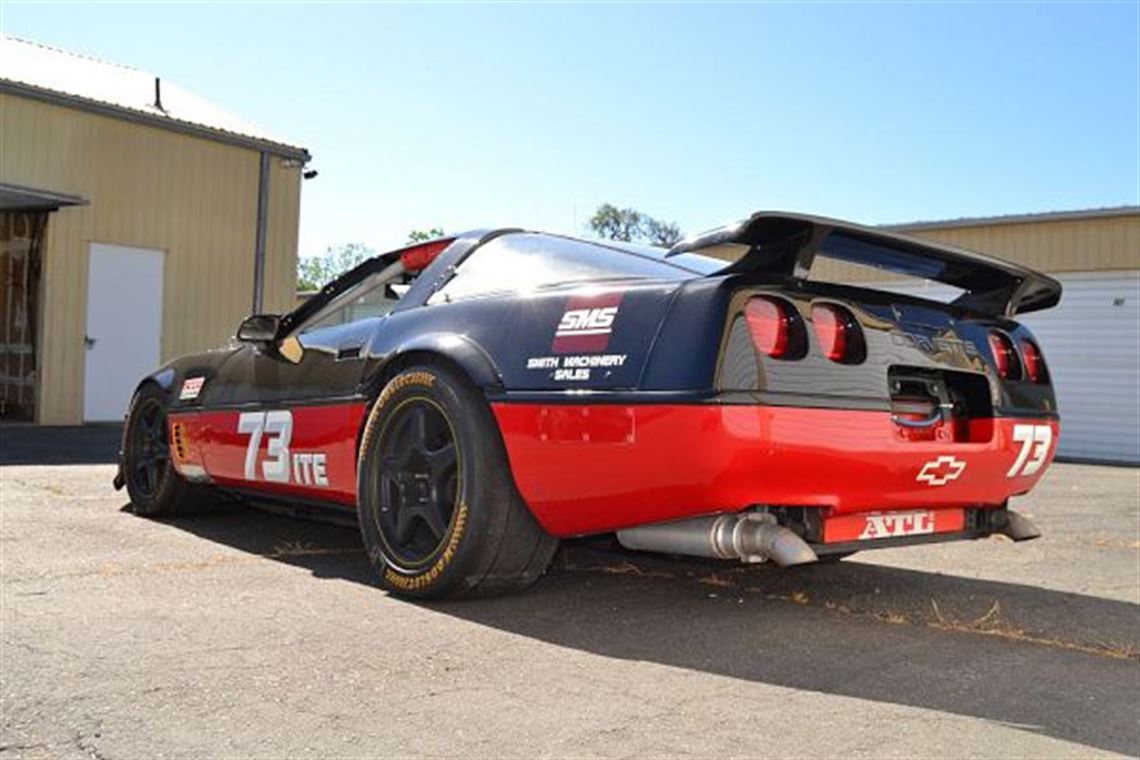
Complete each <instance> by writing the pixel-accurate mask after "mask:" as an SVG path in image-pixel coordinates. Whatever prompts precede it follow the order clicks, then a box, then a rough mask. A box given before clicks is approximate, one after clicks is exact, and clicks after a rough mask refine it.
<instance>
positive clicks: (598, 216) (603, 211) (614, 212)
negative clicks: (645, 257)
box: [589, 203, 684, 248]
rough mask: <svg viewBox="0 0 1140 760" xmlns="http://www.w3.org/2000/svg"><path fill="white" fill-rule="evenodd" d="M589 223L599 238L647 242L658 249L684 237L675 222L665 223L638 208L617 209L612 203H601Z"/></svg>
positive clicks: (668, 246) (673, 243) (669, 245)
mask: <svg viewBox="0 0 1140 760" xmlns="http://www.w3.org/2000/svg"><path fill="white" fill-rule="evenodd" d="M589 226H590V230H591V231H593V233H594V234H595V235H597V236H598V237H600V238H606V239H609V240H623V241H625V242H627V243H634V242H636V243H648V244H649V245H653V246H657V247H658V248H670V247H672V246H673V245H675V244H676V243H677V242H679V241H680V240H681V238H683V237H684V233H682V232H681V228H680V227H678V226H677V223H676V222H663V221H661V220H660V219H654V218H653V217H651V216H649V215H648V214H645V213H643V212H641V211H637V210H636V209H632V208H618V207H617V206H614V205H612V204H610V203H603V204H602V205H600V206H598V210H597V211H595V212H594V215H593V216H592V217H590V222H589Z"/></svg>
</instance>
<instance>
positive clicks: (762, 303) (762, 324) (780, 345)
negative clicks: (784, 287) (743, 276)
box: [744, 297, 791, 359]
mask: <svg viewBox="0 0 1140 760" xmlns="http://www.w3.org/2000/svg"><path fill="white" fill-rule="evenodd" d="M744 319H745V320H746V321H747V322H748V332H749V334H750V335H751V336H752V344H753V345H754V346H756V350H757V351H759V352H760V353H762V354H767V355H768V356H771V357H772V358H773V359H779V358H780V357H782V356H785V355H786V354H787V353H788V346H789V341H790V332H791V316H790V312H789V307H788V306H786V305H785V304H784V303H782V302H780V301H777V300H776V299H774V298H764V297H756V298H750V299H748V302H747V303H746V304H744Z"/></svg>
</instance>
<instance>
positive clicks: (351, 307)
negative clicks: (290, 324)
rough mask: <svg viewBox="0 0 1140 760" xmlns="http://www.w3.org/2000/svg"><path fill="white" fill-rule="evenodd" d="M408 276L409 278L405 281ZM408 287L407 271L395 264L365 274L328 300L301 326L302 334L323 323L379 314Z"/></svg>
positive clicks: (385, 310) (379, 315)
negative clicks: (368, 274) (403, 271)
mask: <svg viewBox="0 0 1140 760" xmlns="http://www.w3.org/2000/svg"><path fill="white" fill-rule="evenodd" d="M405 280H409V282H405ZM409 287H410V275H407V274H404V273H402V271H401V270H399V269H398V268H396V269H391V268H390V269H385V270H383V271H381V272H376V273H375V274H373V275H370V276H369V277H366V278H365V279H364V280H362V281H361V282H359V283H357V284H356V285H355V286H353V287H351V288H349V289H348V290H346V291H345V292H344V293H342V294H341V295H340V296H338V297H337V298H335V299H334V300H333V301H331V302H329V303H328V305H326V306H325V307H324V308H323V309H322V310H321V311H320V312H318V313H316V314H314V315H313V316H312V317H311V318H310V319H309V321H307V322H306V323H305V324H304V326H303V327H301V329H300V333H301V334H302V335H303V334H305V333H307V332H311V331H313V330H319V329H322V328H325V327H335V326H337V325H346V324H348V323H350V322H357V321H359V320H361V319H370V318H372V317H382V316H384V315H385V314H387V313H388V312H390V311H392V309H394V308H396V304H397V303H399V302H400V299H401V298H403V296H404V294H405V293H407V292H408V288H409Z"/></svg>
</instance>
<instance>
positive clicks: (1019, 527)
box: [998, 509, 1041, 541]
mask: <svg viewBox="0 0 1140 760" xmlns="http://www.w3.org/2000/svg"><path fill="white" fill-rule="evenodd" d="M998 533H1002V534H1004V535H1006V536H1009V537H1010V538H1012V539H1013V540H1014V541H1031V540H1033V539H1035V538H1041V530H1040V528H1038V527H1037V526H1036V525H1034V523H1033V521H1032V520H1030V519H1029V518H1028V517H1026V516H1025V515H1023V514H1019V513H1018V512H1014V511H1013V510H1012V509H1007V510H1006V511H1005V525H1003V526H1002V527H1001V529H1000V530H998Z"/></svg>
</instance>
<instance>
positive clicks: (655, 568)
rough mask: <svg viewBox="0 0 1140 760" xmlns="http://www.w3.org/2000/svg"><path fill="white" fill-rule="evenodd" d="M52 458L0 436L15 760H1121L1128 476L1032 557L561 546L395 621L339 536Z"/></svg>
mask: <svg viewBox="0 0 1140 760" xmlns="http://www.w3.org/2000/svg"><path fill="white" fill-rule="evenodd" d="M13 430H16V433H15V434H13ZM44 435H45V434H44V433H42V432H28V430H27V429H24V430H23V431H22V432H21V430H20V429H13V428H7V429H4V428H0V463H3V464H0V606H2V610H0V758H4V759H5V760H6V759H7V758H16V757H28V758H40V757H44V758H49V757H50V758H58V757H62V758H69V757H74V758H159V757H410V756H417V757H428V756H431V757H436V756H440V757H442V756H446V757H454V756H464V757H480V758H481V757H528V758H529V757H569V756H573V757H646V756H662V757H665V756H696V757H723V756H741V757H760V756H773V755H794V756H812V757H823V756H834V755H840V754H842V755H850V756H870V757H916V756H923V757H1090V756H1113V755H1124V756H1137V755H1140V471H1138V470H1136V469H1129V468H1114V467H1095V466H1087V465H1055V466H1054V467H1053V469H1052V470H1051V471H1050V472H1049V474H1048V475H1047V476H1046V478H1045V480H1044V481H1043V483H1042V484H1041V486H1040V487H1039V489H1038V491H1037V492H1036V493H1035V494H1034V495H1032V496H1031V497H1029V498H1028V499H1023V500H1018V503H1017V504H1015V507H1017V508H1019V509H1021V510H1023V511H1025V512H1027V513H1030V514H1032V515H1033V517H1034V518H1035V519H1036V520H1037V522H1038V523H1039V525H1040V526H1041V528H1042V529H1043V531H1044V534H1045V535H1044V538H1042V539H1040V540H1038V541H1035V542H1030V543H1025V544H1013V543H1011V542H1009V541H1007V540H1004V539H988V540H982V541H976V542H969V543H956V544H944V545H937V546H929V547H917V548H906V549H893V550H885V551H880V552H868V553H865V554H861V555H856V556H855V557H852V558H850V559H848V560H845V561H843V562H841V563H838V564H835V565H828V566H815V567H806V568H800V569H796V570H786V571H781V570H779V569H776V568H772V567H767V566H764V567H741V566H736V565H731V564H723V565H722V564H714V563H700V562H691V561H676V560H670V559H669V558H663V557H657V556H650V555H635V554H632V553H629V552H622V551H618V550H616V549H615V548H614V547H613V546H612V545H610V544H609V543H607V542H605V541H595V542H578V543H574V544H569V545H567V546H565V547H564V548H563V550H562V551H561V552H560V554H559V555H558V557H557V558H556V561H555V566H554V567H553V568H552V569H551V571H550V572H549V573H548V574H547V576H546V577H545V578H544V579H543V580H542V581H540V582H539V584H538V585H537V586H536V587H535V588H533V589H532V590H531V591H529V592H527V593H523V594H519V595H515V596H511V597H505V598H497V599H484V600H476V601H469V602H463V603H454V604H413V603H409V602H404V601H400V600H399V599H396V598H394V597H390V596H388V595H387V594H385V593H384V592H382V591H380V590H379V589H378V588H376V587H375V586H374V585H373V582H372V577H371V573H370V571H369V567H368V563H367V561H366V558H365V556H364V553H363V551H362V550H361V547H360V538H359V536H358V534H357V533H356V532H355V531H354V530H352V529H349V528H344V527H337V526H333V525H327V524H321V523H316V522H312V521H308V520H303V519H297V518H293V517H285V516H280V515H276V514H269V513H265V512H262V511H258V510H254V509H249V508H244V507H236V506H230V507H225V506H223V507H220V508H219V509H218V511H217V512H216V513H214V514H210V515H205V516H199V517H193V518H184V519H178V520H172V521H168V522H160V521H154V520H148V519H143V518H139V517H135V516H134V515H132V514H131V513H130V511H129V510H128V509H127V508H126V498H125V496H124V495H123V494H122V493H116V492H115V491H114V490H112V488H111V485H110V482H111V478H112V475H113V472H114V468H113V466H112V465H110V464H107V463H98V462H106V461H108V459H107V455H106V454H105V453H101V454H98V455H96V454H92V453H90V452H89V453H87V454H84V455H80V454H79V453H75V454H69V453H68V451H69V446H70V445H72V444H70V443H69V441H71V442H73V443H74V445H76V446H78V445H79V444H78V443H75V442H77V441H78V439H76V438H75V437H71V438H68V437H67V435H66V432H65V431H59V437H58V438H57V439H56V440H55V442H54V443H53V442H52V439H51V436H50V434H47V435H48V437H47V440H46V442H45V441H44V438H43V436H44ZM85 435H89V436H92V441H94V444H98V442H99V441H102V440H103V439H102V438H100V437H99V435H100V434H97V433H96V434H92V433H86V434H85ZM102 435H103V437H105V438H106V439H107V441H105V442H103V444H99V445H104V446H106V447H110V448H111V449H112V450H113V447H114V436H113V435H112V434H110V433H104V434H102ZM29 441H30V442H29ZM92 441H87V449H88V450H90V449H92V446H93V443H92ZM79 448H82V446H79ZM36 451H39V452H40V453H39V454H37V453H35V452H36ZM37 461H46V462H49V463H47V464H37V463H36V462H37ZM92 461H94V462H96V463H92Z"/></svg>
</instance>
